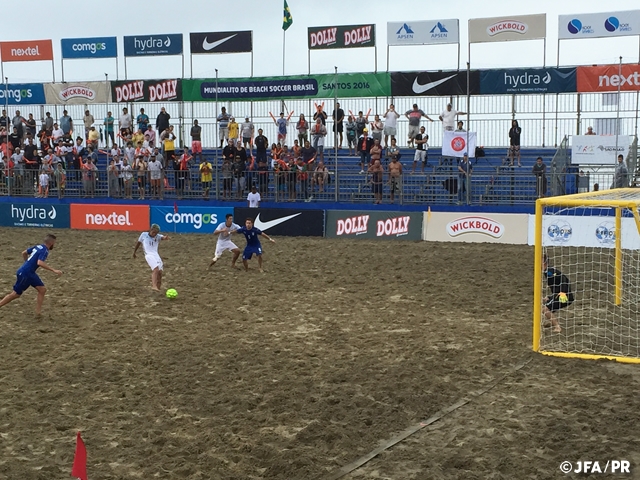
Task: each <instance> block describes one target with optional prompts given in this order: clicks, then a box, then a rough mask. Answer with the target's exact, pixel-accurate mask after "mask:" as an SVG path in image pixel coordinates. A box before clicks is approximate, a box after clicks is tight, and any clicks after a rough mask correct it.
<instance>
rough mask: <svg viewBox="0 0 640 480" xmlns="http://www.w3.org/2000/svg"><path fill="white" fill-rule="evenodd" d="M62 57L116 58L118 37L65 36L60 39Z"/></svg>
mask: <svg viewBox="0 0 640 480" xmlns="http://www.w3.org/2000/svg"><path fill="white" fill-rule="evenodd" d="M60 47H61V49H62V58H65V59H73V58H116V57H117V56H118V42H117V40H116V37H92V38H63V39H62V40H60Z"/></svg>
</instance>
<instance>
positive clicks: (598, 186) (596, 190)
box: [593, 183, 600, 192]
mask: <svg viewBox="0 0 640 480" xmlns="http://www.w3.org/2000/svg"><path fill="white" fill-rule="evenodd" d="M593 191H594V192H599V191H600V185H599V184H598V183H594V184H593Z"/></svg>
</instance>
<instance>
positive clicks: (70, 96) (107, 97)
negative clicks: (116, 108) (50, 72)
mask: <svg viewBox="0 0 640 480" xmlns="http://www.w3.org/2000/svg"><path fill="white" fill-rule="evenodd" d="M44 96H45V100H46V102H47V104H48V105H60V104H63V105H84V104H86V103H108V102H111V101H112V100H111V88H109V85H108V84H107V83H105V82H85V83H45V84H44Z"/></svg>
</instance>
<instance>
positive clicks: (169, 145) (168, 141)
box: [160, 125, 176, 168]
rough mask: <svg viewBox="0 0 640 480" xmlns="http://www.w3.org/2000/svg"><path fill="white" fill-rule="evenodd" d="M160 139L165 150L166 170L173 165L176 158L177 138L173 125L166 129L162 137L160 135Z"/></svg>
mask: <svg viewBox="0 0 640 480" xmlns="http://www.w3.org/2000/svg"><path fill="white" fill-rule="evenodd" d="M160 138H161V139H162V147H163V150H164V160H165V164H164V168H169V166H170V165H173V163H174V162H175V158H176V146H175V141H176V136H175V135H174V134H173V125H171V126H169V128H167V129H165V131H164V132H162V135H160Z"/></svg>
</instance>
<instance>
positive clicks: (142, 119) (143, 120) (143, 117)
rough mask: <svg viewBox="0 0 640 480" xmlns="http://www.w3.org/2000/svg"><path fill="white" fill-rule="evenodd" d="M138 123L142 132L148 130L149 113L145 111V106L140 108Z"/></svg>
mask: <svg viewBox="0 0 640 480" xmlns="http://www.w3.org/2000/svg"><path fill="white" fill-rule="evenodd" d="M136 123H137V124H138V129H139V130H140V131H141V132H142V133H144V132H146V131H147V126H148V125H149V115H147V114H146V113H144V108H141V109H140V114H139V115H138V116H137V117H136Z"/></svg>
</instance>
